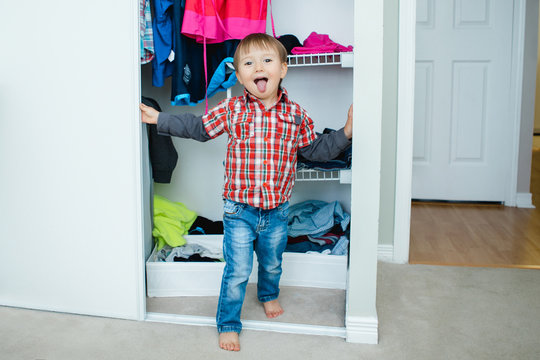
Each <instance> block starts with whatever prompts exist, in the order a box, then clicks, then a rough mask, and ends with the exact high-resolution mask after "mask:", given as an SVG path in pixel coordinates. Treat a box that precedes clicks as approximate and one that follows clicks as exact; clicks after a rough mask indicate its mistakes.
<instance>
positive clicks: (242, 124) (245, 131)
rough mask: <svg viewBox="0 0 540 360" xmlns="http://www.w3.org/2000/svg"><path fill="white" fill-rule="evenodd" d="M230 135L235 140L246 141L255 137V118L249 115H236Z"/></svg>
mask: <svg viewBox="0 0 540 360" xmlns="http://www.w3.org/2000/svg"><path fill="white" fill-rule="evenodd" d="M231 130H232V131H231V133H232V135H233V137H235V138H236V139H241V140H247V139H250V138H253V137H254V136H255V117H254V115H253V114H251V113H244V114H238V115H237V116H235V117H234V118H233V121H232V124H231Z"/></svg>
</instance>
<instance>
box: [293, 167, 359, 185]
mask: <svg viewBox="0 0 540 360" xmlns="http://www.w3.org/2000/svg"><path fill="white" fill-rule="evenodd" d="M332 180H339V182H340V183H341V184H350V183H351V170H332V171H320V170H311V169H300V170H297V171H296V181H332Z"/></svg>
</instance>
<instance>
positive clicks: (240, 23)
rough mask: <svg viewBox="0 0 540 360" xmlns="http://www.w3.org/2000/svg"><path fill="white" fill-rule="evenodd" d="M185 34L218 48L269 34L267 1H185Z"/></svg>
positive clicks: (183, 25) (183, 30)
mask: <svg viewBox="0 0 540 360" xmlns="http://www.w3.org/2000/svg"><path fill="white" fill-rule="evenodd" d="M185 4H186V5H185V11H184V18H183V20H182V34H184V35H185V36H188V37H191V38H194V39H195V40H196V41H197V42H198V43H204V42H206V43H207V44H215V43H221V42H224V41H225V40H230V39H239V40H241V39H243V38H244V37H245V36H246V35H249V34H252V33H261V32H262V33H263V32H265V31H266V13H267V0H186V3H185Z"/></svg>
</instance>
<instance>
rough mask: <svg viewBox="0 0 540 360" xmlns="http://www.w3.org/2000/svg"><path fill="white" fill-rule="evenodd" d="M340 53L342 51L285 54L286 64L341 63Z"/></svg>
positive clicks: (290, 65) (314, 64)
mask: <svg viewBox="0 0 540 360" xmlns="http://www.w3.org/2000/svg"><path fill="white" fill-rule="evenodd" d="M341 55H342V53H326V54H302V55H289V56H287V65H288V66H289V67H293V66H317V65H341V57H342V56H341Z"/></svg>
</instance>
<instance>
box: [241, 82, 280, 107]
mask: <svg viewBox="0 0 540 360" xmlns="http://www.w3.org/2000/svg"><path fill="white" fill-rule="evenodd" d="M244 98H245V100H246V103H248V102H250V101H254V102H261V100H259V99H258V98H257V97H256V96H253V95H252V94H251V93H250V92H249V91H247V90H246V89H245V88H244ZM280 101H282V102H284V103H287V102H288V101H289V93H288V92H287V90H286V89H285V88H284V87H281V86H280V87H279V89H278V100H277V102H276V104H277V103H279V102H280Z"/></svg>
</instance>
